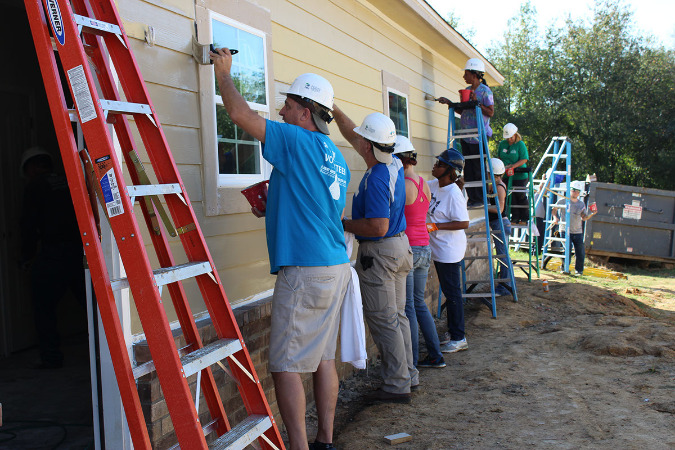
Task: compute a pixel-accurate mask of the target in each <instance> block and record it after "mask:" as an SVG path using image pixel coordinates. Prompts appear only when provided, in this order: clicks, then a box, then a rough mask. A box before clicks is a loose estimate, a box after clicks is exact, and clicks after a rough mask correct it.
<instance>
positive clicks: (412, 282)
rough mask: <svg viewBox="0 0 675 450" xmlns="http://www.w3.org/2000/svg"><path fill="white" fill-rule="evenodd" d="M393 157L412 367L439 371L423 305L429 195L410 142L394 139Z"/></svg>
mask: <svg viewBox="0 0 675 450" xmlns="http://www.w3.org/2000/svg"><path fill="white" fill-rule="evenodd" d="M394 153H395V154H396V156H398V157H399V158H400V159H401V162H402V163H403V170H404V171H405V192H406V196H405V197H406V202H405V220H406V226H407V227H406V230H405V233H406V235H407V236H408V240H409V241H410V247H411V248H412V251H413V267H412V269H411V270H410V273H408V278H407V280H406V304H405V314H406V316H407V317H408V321H409V322H410V334H411V340H410V341H411V344H412V351H413V363H414V364H415V366H417V367H435V368H442V367H445V361H444V360H443V354H442V353H441V348H440V342H439V339H438V333H437V332H436V324H435V323H434V318H433V316H432V315H431V312H429V308H428V307H427V304H426V302H425V301H424V293H425V290H426V286H427V276H428V275H429V266H430V265H431V249H430V248H429V232H428V231H427V224H426V222H427V211H428V210H429V199H430V198H431V191H430V190H429V186H427V183H426V182H425V181H424V178H422V177H421V176H419V175H417V173H415V165H416V164H417V153H415V148H414V147H413V145H412V143H411V142H410V140H409V139H408V138H406V137H405V136H397V137H396V147H395V150H394ZM418 325H419V327H418ZM420 330H421V331H422V335H423V336H424V341H425V343H426V347H427V357H426V358H424V359H423V360H422V361H418V356H419V331H420Z"/></svg>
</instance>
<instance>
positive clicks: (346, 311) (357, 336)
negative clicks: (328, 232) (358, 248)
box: [340, 231, 368, 369]
mask: <svg viewBox="0 0 675 450" xmlns="http://www.w3.org/2000/svg"><path fill="white" fill-rule="evenodd" d="M345 243H346V244H347V255H348V256H349V257H350V258H351V254H352V248H353V245H354V234H353V233H349V232H346V231H345ZM350 269H351V271H352V278H351V280H350V281H349V286H348V287H347V293H346V294H345V298H344V301H343V302H342V310H341V312H340V359H341V360H342V361H343V362H348V363H350V364H351V365H352V366H354V367H356V368H357V369H365V368H366V360H367V359H368V355H367V354H366V327H365V325H364V323H363V303H362V300H361V288H360V287H359V276H358V275H357V273H356V270H354V268H353V267H351V268H350Z"/></svg>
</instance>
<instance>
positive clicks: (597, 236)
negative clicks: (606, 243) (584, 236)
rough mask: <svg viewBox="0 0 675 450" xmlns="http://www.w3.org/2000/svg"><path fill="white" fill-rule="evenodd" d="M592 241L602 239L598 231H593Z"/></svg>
mask: <svg viewBox="0 0 675 450" xmlns="http://www.w3.org/2000/svg"><path fill="white" fill-rule="evenodd" d="M593 239H602V233H600V232H599V231H594V232H593Z"/></svg>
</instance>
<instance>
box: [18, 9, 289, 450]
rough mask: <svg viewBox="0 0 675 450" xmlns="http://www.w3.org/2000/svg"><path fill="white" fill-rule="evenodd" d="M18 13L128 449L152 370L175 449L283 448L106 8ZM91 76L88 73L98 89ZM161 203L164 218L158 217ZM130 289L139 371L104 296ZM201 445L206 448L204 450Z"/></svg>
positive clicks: (138, 443) (139, 432)
mask: <svg viewBox="0 0 675 450" xmlns="http://www.w3.org/2000/svg"><path fill="white" fill-rule="evenodd" d="M25 4H26V10H27V13H28V19H29V22H30V26H31V31H32V33H33V40H34V42H35V47H36V50H37V55H38V60H39V63H40V69H41V71H42V75H43V79H44V82H45V88H46V91H47V97H48V99H49V106H50V109H51V113H52V117H53V119H54V125H55V128H56V133H57V137H58V141H59V147H60V148H61V154H62V158H63V164H64V168H65V171H66V175H67V177H68V184H69V186H70V189H71V195H72V198H73V203H74V205H75V212H76V214H77V220H78V224H79V227H80V231H81V233H82V241H83V243H84V246H85V252H86V255H87V261H88V264H89V268H90V270H91V273H92V279H93V283H94V290H95V292H96V298H97V301H98V304H99V309H100V311H101V318H102V322H103V325H104V329H105V334H106V338H107V340H108V345H109V347H110V352H111V357H112V360H113V365H114V368H115V375H116V378H117V383H118V385H119V389H120V394H121V397H122V402H123V404H124V410H125V413H126V416H127V422H128V423H129V429H130V432H131V437H132V440H133V443H134V447H135V448H138V449H150V448H151V445H150V439H149V437H148V431H147V428H146V425H145V420H144V418H143V412H142V410H141V404H140V400H139V398H138V391H137V389H136V382H135V379H136V378H137V377H138V376H141V375H143V374H146V373H149V372H151V371H152V370H156V372H157V377H158V379H159V382H160V385H161V388H162V392H163V394H164V397H165V400H166V404H167V407H168V410H169V414H170V416H171V420H172V422H173V426H174V429H175V432H176V436H177V439H178V443H179V445H180V448H182V449H192V448H195V449H204V448H207V447H208V448H243V447H245V446H246V445H248V444H249V443H250V442H253V441H255V440H256V439H257V440H258V443H259V444H260V445H261V446H262V448H266V449H273V448H283V442H282V441H281V437H280V435H279V431H278V429H277V426H276V424H275V421H274V417H273V416H272V413H271V411H270V408H269V405H268V403H267V400H266V399H265V394H264V391H263V389H262V385H261V383H260V380H259V379H258V376H257V374H256V372H255V369H254V367H253V364H252V362H251V358H250V356H249V354H248V351H247V349H246V344H245V343H244V340H243V338H242V336H241V332H240V331H239V328H238V326H237V323H236V321H235V318H234V315H233V313H232V308H231V307H230V304H229V302H228V301H227V297H226V295H225V292H224V290H223V287H222V284H221V282H220V278H219V277H218V274H217V272H216V271H215V268H214V264H213V260H212V259H211V255H210V254H209V251H208V249H207V246H206V242H205V240H204V236H203V234H202V232H201V229H200V227H199V224H198V223H197V220H196V217H195V215H194V212H193V210H192V207H191V205H190V200H189V198H188V195H187V192H186V191H185V187H184V185H183V183H182V180H181V179H180V176H179V174H178V170H177V168H176V165H175V163H174V160H173V157H172V155H171V152H170V150H169V147H168V144H167V142H166V138H165V136H164V133H163V132H162V128H161V125H160V123H159V120H158V118H157V115H156V113H155V110H154V108H153V106H152V103H151V101H150V98H149V96H148V93H147V90H146V88H145V85H144V82H143V79H142V77H141V74H140V71H139V70H138V66H137V64H136V61H135V59H134V56H133V54H132V52H131V50H130V46H129V41H128V39H127V36H126V34H125V33H124V29H123V27H122V24H121V20H120V17H119V15H118V13H117V10H116V8H115V5H114V3H113V1H112V0H91V1H89V2H88V3H87V2H86V0H72V1H68V0H45V1H44V3H43V2H42V1H40V0H25ZM103 43H105V46H103V45H102V44H103ZM55 54H56V55H58V61H57V58H56V56H55ZM108 61H110V62H112V65H113V66H114V68H115V71H116V74H117V78H118V80H119V84H120V86H121V87H122V89H123V91H124V99H125V101H122V96H121V95H120V94H119V93H118V91H117V88H116V84H115V81H114V80H113V77H112V72H111V68H110V66H109V64H108ZM59 67H61V68H62V70H63V73H64V74H65V84H67V89H68V91H69V95H70V97H71V98H73V99H74V103H75V108H76V112H77V118H78V121H79V123H80V126H81V128H82V133H83V136H84V140H85V144H86V151H84V152H82V155H83V156H82V159H83V160H84V163H85V168H86V169H87V170H91V171H92V172H93V179H94V180H96V186H95V189H96V191H97V194H98V198H99V200H100V202H101V208H102V209H103V211H104V213H105V214H106V216H107V219H108V221H109V223H110V228H111V229H112V231H113V234H114V236H115V240H116V243H117V247H118V250H119V254H120V257H121V259H122V262H123V264H124V268H125V271H126V273H127V278H124V279H120V280H111V279H110V277H109V274H108V269H107V267H106V264H105V259H104V257H103V251H102V247H101V242H100V239H99V236H98V232H97V226H96V221H95V218H94V217H95V216H94V211H93V209H92V205H91V203H90V201H89V195H88V190H87V184H86V179H85V175H84V173H83V171H82V161H81V159H80V155H79V154H78V152H77V145H76V142H75V138H74V135H73V128H72V124H71V114H70V112H69V110H68V107H67V104H66V101H67V100H66V99H67V94H68V92H67V91H66V88H65V87H64V85H63V84H62V79H61V77H60V75H59ZM92 68H93V69H95V70H93V71H92ZM92 73H96V75H97V77H96V80H95V79H94V76H93V75H92ZM96 83H98V84H96ZM97 86H99V88H98V89H97ZM99 89H100V91H99ZM126 115H132V116H133V122H134V124H135V125H136V127H137V129H138V133H139V135H140V136H141V139H142V141H143V146H144V148H145V152H146V153H147V156H148V159H149V160H150V164H151V166H152V169H153V171H152V174H153V175H154V177H155V178H156V179H157V184H150V176H149V175H148V174H146V173H145V169H144V168H143V166H142V164H141V163H140V160H139V156H138V153H137V151H136V145H135V143H134V139H133V137H132V131H131V125H130V123H129V121H128V120H127V118H126ZM108 122H112V123H114V132H115V137H116V138H117V141H118V143H119V147H120V148H121V151H122V155H123V158H124V161H125V163H126V167H127V169H128V172H129V175H130V178H131V181H132V183H133V185H130V186H127V185H126V184H125V181H124V178H123V176H122V170H121V166H120V161H118V158H117V156H116V152H115V148H114V146H113V136H112V134H111V132H110V131H111V129H110V127H109V125H108ZM159 196H162V197H163V199H164V203H165V204H166V206H167V208H168V210H169V213H170V214H166V213H165V212H164V207H163V205H162V203H161V202H160V201H159ZM136 198H139V199H140V201H139V203H138V205H139V207H140V208H141V211H142V213H143V217H144V220H145V223H146V226H147V228H148V230H149V232H150V237H151V241H152V247H153V248H154V251H155V255H156V257H157V260H158V261H159V265H160V267H159V268H157V269H154V270H153V268H152V266H151V264H150V259H149V256H148V253H147V251H146V245H145V243H144V241H143V239H142V237H141V233H140V229H139V225H138V223H137V220H136V217H135V215H134V212H133V207H134V200H135V199H136ZM158 215H159V216H161V218H162V221H163V223H164V228H165V229H167V230H169V231H168V232H169V233H170V234H171V235H174V236H175V235H178V236H179V237H180V241H181V243H182V245H183V249H184V252H185V253H184V255H182V256H181V257H180V259H183V260H187V261H188V262H187V263H185V264H181V265H176V264H175V262H174V257H173V255H172V253H171V250H170V246H169V242H168V239H167V236H166V231H165V230H163V229H162V227H161V226H160V225H159V220H158V218H157V216H158ZM169 215H170V218H169ZM189 278H195V279H196V281H197V284H198V286H199V290H200V292H201V294H202V297H203V300H204V303H205V305H206V307H207V309H208V311H209V314H210V316H211V320H212V322H213V325H214V328H215V330H216V333H217V335H218V339H217V340H216V341H215V342H213V343H210V344H208V345H206V346H204V345H203V343H202V341H201V338H200V336H199V333H198V330H197V326H196V324H195V321H194V316H193V314H192V312H191V310H190V307H189V303H188V300H187V297H186V293H185V290H184V289H183V286H182V283H181V280H184V279H189ZM163 285H167V287H168V290H169V293H170V295H171V299H172V302H173V305H174V309H175V311H176V314H177V316H178V319H179V323H180V326H181V329H182V332H183V335H184V338H185V341H186V347H184V348H182V349H181V350H180V354H179V350H178V349H177V348H176V345H175V343H174V337H173V334H172V331H171V328H170V326H169V322H168V319H167V316H166V313H165V311H164V307H163V305H162V299H161V288H162V286H163ZM127 287H128V288H130V289H131V293H132V296H133V298H134V301H135V304H136V309H137V311H138V315H139V318H140V320H141V324H142V326H143V331H144V333H145V336H146V340H147V342H148V346H149V348H150V353H151V355H152V358H153V360H152V361H151V362H150V363H147V364H145V365H143V366H140V367H137V368H133V367H132V365H131V362H130V361H129V357H128V354H127V350H126V349H127V347H126V343H125V341H124V336H123V333H122V327H121V325H120V321H119V317H118V315H117V308H116V305H115V298H114V294H113V292H114V290H118V289H124V288H127ZM223 359H226V360H227V362H228V364H229V371H227V372H229V373H230V374H231V375H232V376H233V377H234V378H235V380H236V382H237V385H238V387H239V392H240V395H241V397H242V400H243V403H244V405H245V407H246V410H247V412H248V417H247V418H246V419H245V420H243V421H241V422H239V423H238V424H236V425H234V426H231V425H230V423H229V421H228V418H227V416H226V413H225V410H224V407H223V403H222V400H221V398H220V395H219V394H218V388H217V386H216V383H215V380H214V377H213V373H212V371H211V368H210V366H212V365H214V364H218V365H220V366H221V367H222V368H224V366H223V365H222V364H221V362H220V361H222V360H223ZM193 374H198V380H200V383H199V387H201V392H202V393H203V394H204V398H205V401H206V404H207V406H208V409H209V413H210V417H211V421H210V422H209V423H207V424H205V425H203V424H201V423H200V420H199V416H198V411H197V409H196V407H195V399H194V398H193V397H192V394H191V392H190V388H189V386H188V382H187V379H188V377H190V376H191V375H193ZM212 433H213V434H214V436H211V434H212ZM207 437H208V440H209V441H210V442H211V443H210V444H209V445H208V446H207Z"/></svg>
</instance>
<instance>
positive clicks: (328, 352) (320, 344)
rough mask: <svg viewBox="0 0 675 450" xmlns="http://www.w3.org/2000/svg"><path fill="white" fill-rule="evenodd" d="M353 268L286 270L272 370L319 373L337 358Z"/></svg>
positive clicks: (276, 307)
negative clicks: (325, 363) (342, 311)
mask: <svg viewBox="0 0 675 450" xmlns="http://www.w3.org/2000/svg"><path fill="white" fill-rule="evenodd" d="M350 278H351V271H350V269H349V264H346V263H345V264H339V265H336V266H319V267H297V266H286V267H282V268H281V270H280V271H279V273H278V274H277V281H276V284H275V285H274V295H273V297H272V329H271V332H270V356H269V367H270V372H316V369H317V368H318V367H319V363H320V362H321V361H323V360H331V359H335V350H336V346H337V335H338V329H339V328H340V308H341V306H342V301H343V299H344V297H345V293H346V291H347V285H348V284H349V280H350Z"/></svg>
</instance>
